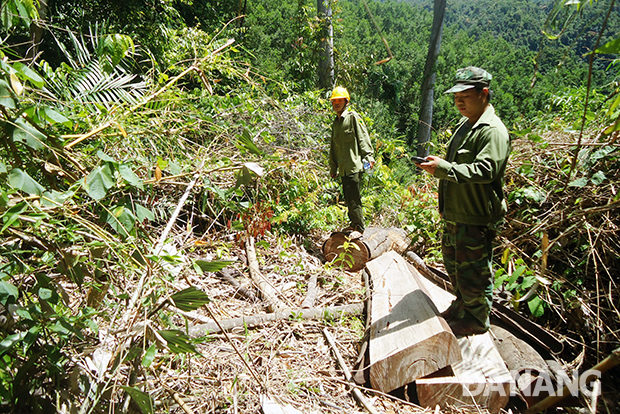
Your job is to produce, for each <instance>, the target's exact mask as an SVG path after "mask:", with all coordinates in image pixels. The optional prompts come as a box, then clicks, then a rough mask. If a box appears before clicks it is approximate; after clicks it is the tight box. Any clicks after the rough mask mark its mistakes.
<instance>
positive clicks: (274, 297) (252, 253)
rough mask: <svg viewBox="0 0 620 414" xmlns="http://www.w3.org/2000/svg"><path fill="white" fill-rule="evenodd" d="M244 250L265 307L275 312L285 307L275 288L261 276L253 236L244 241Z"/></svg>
mask: <svg viewBox="0 0 620 414" xmlns="http://www.w3.org/2000/svg"><path fill="white" fill-rule="evenodd" d="M245 250H246V253H247V255H248V268H249V269H250V276H251V277H252V280H253V281H254V283H256V286H258V289H259V290H260V292H261V294H262V295H263V299H265V301H266V302H267V309H269V311H270V312H276V311H278V310H281V309H284V308H286V305H285V304H284V302H282V301H281V300H280V298H279V297H278V295H279V292H278V291H277V290H276V288H274V287H273V285H271V283H269V281H268V280H267V279H266V278H265V276H263V274H262V273H261V271H260V268H259V267H258V260H257V259H256V249H255V248H254V237H253V236H248V237H247V239H246V241H245Z"/></svg>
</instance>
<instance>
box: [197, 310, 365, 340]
mask: <svg viewBox="0 0 620 414" xmlns="http://www.w3.org/2000/svg"><path fill="white" fill-rule="evenodd" d="M363 311H364V304H363V303H352V304H350V305H342V306H332V307H327V308H314V309H284V310H282V311H280V312H274V313H266V314H262V315H252V316H241V317H239V318H231V319H224V320H221V321H219V323H220V326H221V327H222V328H223V329H224V330H226V331H230V330H231V329H234V328H239V327H244V326H247V327H255V326H260V325H265V324H267V323H269V322H273V321H279V320H285V319H289V318H295V319H319V318H327V317H329V318H334V319H337V318H339V317H340V316H341V315H359V314H361V313H362V312H363ZM220 332H221V330H220V329H219V327H218V326H217V324H216V323H215V322H209V323H206V324H200V325H195V326H192V327H190V328H189V334H190V336H192V337H198V336H202V335H206V334H209V333H211V334H214V333H220Z"/></svg>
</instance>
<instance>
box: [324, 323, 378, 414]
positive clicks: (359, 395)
mask: <svg viewBox="0 0 620 414" xmlns="http://www.w3.org/2000/svg"><path fill="white" fill-rule="evenodd" d="M323 335H325V339H327V342H328V343H329V345H330V347H331V349H332V352H333V353H334V355H335V356H336V359H337V360H338V364H339V365H340V368H341V369H342V372H343V373H344V377H345V378H346V380H347V382H349V383H350V385H351V387H352V388H351V392H352V393H353V396H354V397H355V399H357V401H359V403H360V404H362V406H363V407H364V408H365V409H366V410H368V412H369V413H371V414H378V412H377V410H375V408H374V407H373V406H372V404H371V403H370V402H369V401H368V400H367V399H366V397H364V394H362V392H361V391H360V390H359V389H358V388H357V386H356V385H355V384H354V381H353V377H352V375H351V371H349V368H348V367H347V364H346V363H345V362H344V359H342V355H340V351H338V348H337V347H336V342H335V341H334V338H333V337H332V336H331V334H330V333H329V332H328V331H327V329H326V328H323Z"/></svg>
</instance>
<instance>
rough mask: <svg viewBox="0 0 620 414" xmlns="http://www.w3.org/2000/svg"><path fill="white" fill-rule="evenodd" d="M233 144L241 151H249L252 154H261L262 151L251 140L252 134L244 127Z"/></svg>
mask: <svg viewBox="0 0 620 414" xmlns="http://www.w3.org/2000/svg"><path fill="white" fill-rule="evenodd" d="M235 146H236V147H237V148H238V149H239V150H240V151H241V152H246V151H249V152H251V153H252V154H256V155H263V151H262V150H261V149H260V148H258V147H257V146H256V144H254V141H253V140H252V136H251V135H250V132H249V131H248V130H247V129H244V130H243V133H242V134H241V136H240V137H239V138H237V142H236V143H235Z"/></svg>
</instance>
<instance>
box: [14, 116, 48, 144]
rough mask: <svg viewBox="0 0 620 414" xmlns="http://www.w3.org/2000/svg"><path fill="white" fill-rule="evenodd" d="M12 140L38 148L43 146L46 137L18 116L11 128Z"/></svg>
mask: <svg viewBox="0 0 620 414" xmlns="http://www.w3.org/2000/svg"><path fill="white" fill-rule="evenodd" d="M13 141H15V142H23V143H24V144H26V145H28V146H29V147H30V148H32V149H35V150H38V149H41V148H43V147H44V146H45V145H44V144H43V143H44V142H45V141H46V138H45V135H43V134H42V133H40V132H39V131H38V130H37V129H36V128H35V127H33V126H32V125H30V124H29V123H28V122H27V121H26V120H25V119H24V118H18V119H17V120H16V121H15V128H14V129H13Z"/></svg>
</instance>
